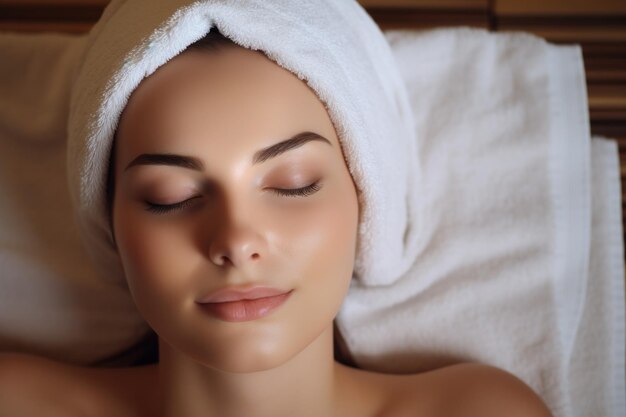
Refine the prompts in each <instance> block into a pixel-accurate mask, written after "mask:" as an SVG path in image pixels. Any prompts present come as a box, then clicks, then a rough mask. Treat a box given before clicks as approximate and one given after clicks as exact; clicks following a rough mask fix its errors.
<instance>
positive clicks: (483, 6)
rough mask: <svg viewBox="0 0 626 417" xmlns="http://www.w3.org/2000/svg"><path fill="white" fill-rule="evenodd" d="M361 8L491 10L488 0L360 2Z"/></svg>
mask: <svg viewBox="0 0 626 417" xmlns="http://www.w3.org/2000/svg"><path fill="white" fill-rule="evenodd" d="M359 3H360V4H361V6H363V7H365V8H369V7H388V8H394V7H402V8H407V7H411V8H420V9H448V10H450V9H452V10H454V9H457V10H459V9H466V10H469V9H479V10H487V9H488V8H489V1H488V0H359Z"/></svg>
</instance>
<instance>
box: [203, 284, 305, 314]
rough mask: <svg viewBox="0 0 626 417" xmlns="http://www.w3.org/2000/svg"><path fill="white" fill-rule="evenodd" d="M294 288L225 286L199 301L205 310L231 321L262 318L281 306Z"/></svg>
mask: <svg viewBox="0 0 626 417" xmlns="http://www.w3.org/2000/svg"><path fill="white" fill-rule="evenodd" d="M292 292H293V290H281V289H277V288H272V287H259V286H257V287H249V288H224V289H221V290H218V291H215V292H213V293H211V294H209V295H208V296H206V297H204V298H202V299H201V300H200V301H198V302H197V303H198V305H199V307H200V308H202V309H203V310H204V311H205V312H207V313H209V314H210V315H212V316H213V317H215V318H218V319H220V320H224V321H230V322H240V321H250V320H256V319H260V318H262V317H265V316H267V315H269V314H270V313H272V312H273V311H274V310H276V309H277V308H278V307H280V306H281V305H282V304H283V303H284V302H285V301H287V299H288V298H289V296H290V295H291V293H292Z"/></svg>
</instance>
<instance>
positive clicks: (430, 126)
mask: <svg viewBox="0 0 626 417" xmlns="http://www.w3.org/2000/svg"><path fill="white" fill-rule="evenodd" d="M387 38H388V39H389V41H390V43H391V45H392V48H393V50H394V53H395V56H396V59H397V61H398V65H399V67H400V68H401V70H402V72H403V76H404V78H405V82H406V84H407V86H408V89H409V93H410V97H411V104H412V106H413V110H414V113H415V117H416V124H415V129H416V132H417V136H418V138H419V140H418V143H419V153H420V156H421V158H422V161H423V173H424V176H423V185H424V187H423V189H422V190H421V202H422V204H423V205H424V207H423V210H424V213H425V214H424V217H423V218H422V228H421V230H420V233H423V234H424V235H423V236H422V239H425V244H424V249H423V250H422V251H421V252H420V253H419V255H418V256H417V257H416V259H415V262H414V264H413V266H412V267H411V269H410V270H409V271H408V272H407V273H406V274H404V275H403V276H402V277H401V278H400V279H398V280H397V281H396V282H395V283H394V285H392V286H386V287H376V286H371V285H367V283H363V282H360V281H356V280H355V281H353V283H352V284H353V285H352V288H351V290H350V294H349V295H348V298H347V300H346V301H345V303H344V306H343V310H342V311H341V313H340V315H339V317H338V320H337V321H338V324H339V328H340V330H341V333H342V334H343V335H344V336H345V339H346V343H347V345H348V348H349V350H350V351H351V353H352V354H353V356H354V358H355V360H356V362H357V364H358V365H360V366H362V367H364V368H368V369H377V370H381V371H393V372H411V371H421V370H426V369H432V368H436V367H439V366H442V365H446V364H450V363H454V362H458V361H465V360H472V361H479V362H484V363H489V364H493V365H496V366H499V367H502V368H504V369H507V370H509V371H510V372H513V373H514V374H516V375H518V376H520V377H521V378H522V379H523V380H524V381H525V382H527V383H528V384H529V385H531V386H532V387H533V388H534V389H535V390H537V391H538V392H540V393H541V394H542V396H543V397H544V399H545V400H546V401H547V402H548V404H549V405H550V408H551V409H552V411H553V412H554V413H555V415H556V416H574V415H584V414H578V410H581V409H592V410H595V411H597V412H594V413H591V414H587V415H602V416H615V417H617V416H621V415H623V413H624V411H625V410H624V407H623V402H624V380H623V356H624V349H623V340H624V329H623V323H624V317H623V314H622V315H621V316H619V314H616V311H617V312H623V307H624V291H623V276H624V267H623V259H622V256H623V255H622V253H623V251H622V249H621V247H622V246H621V239H622V235H621V223H619V222H615V218H616V217H617V218H619V213H620V205H619V197H620V196H621V194H620V193H619V190H618V189H617V190H616V189H615V180H614V179H613V177H615V176H616V174H615V170H617V169H618V166H616V165H615V164H612V165H607V166H606V167H596V168H597V169H603V168H605V169H611V171H610V175H609V176H607V178H611V184H610V185H608V187H609V188H610V190H611V191H610V196H607V195H605V194H600V195H599V196H598V198H600V199H601V200H600V201H601V202H600V203H598V204H600V205H602V206H603V207H609V206H610V210H611V211H610V214H606V213H605V214H603V213H599V214H598V216H607V215H608V216H610V218H611V220H610V228H607V227H605V228H604V229H603V230H602V231H598V230H594V233H595V234H594V239H596V240H599V241H603V242H610V244H607V243H604V245H606V246H607V250H608V251H609V252H608V254H597V253H596V258H591V261H592V262H594V264H593V269H592V272H593V273H594V274H596V273H597V274H598V275H600V276H599V277H596V276H594V279H602V280H605V281H606V282H607V284H606V285H607V287H606V288H614V289H618V290H619V289H620V284H621V291H618V292H617V294H616V295H615V296H613V295H611V296H610V297H609V295H608V294H607V293H604V294H602V291H605V292H606V288H605V289H604V290H599V289H596V290H597V291H596V295H593V296H592V295H591V294H589V293H587V287H588V285H590V284H591V281H590V279H589V271H590V270H589V267H590V247H591V244H590V242H591V237H592V235H591V220H592V217H591V213H592V212H591V187H590V185H591V175H590V169H591V159H590V158H591V154H590V137H589V136H590V135H589V123H588V110H587V101H586V88H585V77H584V69H583V63H582V56H581V53H580V48H579V47H577V46H555V45H550V44H547V43H546V42H545V41H543V40H541V39H539V38H536V37H534V36H531V35H527V34H522V33H501V34H497V35H495V34H489V33H488V32H486V31H482V30H475V29H454V30H450V29H442V30H435V31H428V32H422V33H419V32H410V31H389V32H387ZM613 155H614V154H613ZM613 157H614V156H613ZM617 188H619V181H618V187H617ZM606 199H611V200H606ZM607 210H608V208H607ZM616 212H617V213H618V214H617V215H616V214H615V213H616ZM594 214H595V213H594ZM602 218H605V217H602ZM596 240H594V245H595V244H596ZM594 253H595V252H594ZM599 265H603V266H602V267H601V268H605V270H598V268H600V267H599ZM607 268H608V269H607ZM619 301H621V304H620V303H619ZM595 303H609V305H610V307H607V310H606V311H602V312H596V313H595V315H593V316H590V317H587V318H586V319H585V320H587V322H585V321H584V320H583V314H584V313H585V312H586V311H587V310H589V309H593V308H594V307H593V304H595ZM589 321H590V322H589ZM594 322H602V323H603V326H605V327H603V328H602V329H596V330H595V331H590V330H589V329H588V328H587V327H588V326H593V324H594ZM620 341H621V344H622V348H621V349H620V348H619V346H620ZM609 347H610V348H609ZM580 350H583V351H584V354H580ZM592 355H593V356H596V355H597V356H602V357H603V359H601V360H600V359H598V360H597V361H596V363H597V364H599V365H601V366H602V367H603V369H602V371H600V370H593V369H592V368H591V367H590V366H588V365H585V364H581V363H579V361H585V360H587V359H588V357H589V356H592ZM614 367H616V368H617V369H618V370H617V371H616V370H614V369H613V368H614ZM619 369H621V371H619ZM620 372H621V373H620ZM620 375H621V377H620ZM607 381H612V384H614V385H608V384H607V383H606V382H607ZM583 386H594V387H595V388H596V390H595V391H593V392H589V393H588V394H586V395H583V394H581V390H582V389H581V387H583ZM615 386H617V388H615ZM599 387H601V388H606V389H608V390H614V391H611V392H612V395H613V397H612V398H611V399H609V398H608V397H609V396H608V395H605V394H602V393H601V391H600V390H598V389H597V388H599ZM620 389H621V391H619V390H620ZM616 392H621V394H620V395H617V394H616ZM620 401H621V403H620ZM620 404H622V405H620ZM600 411H601V412H600Z"/></svg>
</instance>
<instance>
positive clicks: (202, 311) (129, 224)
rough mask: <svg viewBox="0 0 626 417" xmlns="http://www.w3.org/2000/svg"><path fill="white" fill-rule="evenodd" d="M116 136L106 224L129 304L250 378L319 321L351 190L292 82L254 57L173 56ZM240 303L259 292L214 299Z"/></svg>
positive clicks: (353, 209) (348, 216)
mask: <svg viewBox="0 0 626 417" xmlns="http://www.w3.org/2000/svg"><path fill="white" fill-rule="evenodd" d="M303 132H312V133H314V134H313V135H311V134H304V135H299V134H300V133H303ZM294 137H295V140H291V141H289V142H286V143H283V144H282V145H278V146H275V145H277V144H279V143H281V142H284V141H286V140H289V139H291V138H294ZM116 140H117V142H116V158H115V159H116V163H115V167H114V169H115V198H114V204H113V227H114V233H115V237H116V241H117V245H118V249H119V253H120V256H121V259H122V263H123V265H124V269H125V272H126V277H127V279H128V283H129V286H130V290H131V292H132V295H133V297H134V299H135V302H136V304H137V306H138V308H139V310H140V312H141V313H142V315H143V316H144V318H145V319H146V320H147V321H148V322H149V324H150V325H151V326H152V327H153V328H154V330H155V331H156V332H157V333H158V334H159V336H160V337H161V338H162V339H163V340H164V341H165V342H166V343H168V344H169V345H170V346H172V347H174V348H175V349H178V350H180V351H181V352H184V353H186V354H188V355H190V356H191V357H193V358H194V359H196V360H197V361H199V362H201V363H203V364H205V365H207V366H210V367H213V368H216V369H221V370H224V371H231V372H249V371H256V370H261V369H268V368H272V367H275V366H277V365H279V364H281V363H283V362H285V361H286V360H287V359H289V358H291V357H293V356H294V355H296V354H297V353H298V352H300V351H302V350H303V349H304V348H305V347H306V346H308V345H309V344H310V343H311V342H312V341H313V340H314V339H315V338H317V337H318V336H319V335H320V334H321V333H322V332H323V331H325V330H327V329H328V328H329V326H332V320H333V318H334V317H335V315H336V313H337V311H338V309H339V307H340V305H341V303H342V301H343V298H344V296H345V294H346V292H347V289H348V285H349V282H350V278H351V276H352V270H353V265H354V258H355V250H356V236H357V225H358V203H357V194H356V190H355V186H354V183H353V181H352V178H351V176H350V174H349V172H348V169H347V167H346V164H345V162H344V158H343V155H342V152H341V149H340V146H339V142H338V139H337V136H336V133H335V130H334V128H333V125H332V122H331V120H330V118H329V116H328V114H327V112H326V109H325V107H324V105H323V104H322V103H321V102H320V101H319V99H318V98H317V96H316V95H315V93H314V92H313V91H312V90H310V89H309V87H308V86H307V85H306V84H305V83H304V82H303V81H301V80H299V79H298V78H297V77H296V76H295V75H293V74H292V73H290V72H289V71H287V70H285V69H283V68H281V67H280V66H278V65H277V64H275V63H274V62H272V61H271V60H269V59H268V58H267V57H265V56H264V55H263V54H262V53H260V52H254V51H251V50H248V49H244V48H240V47H228V48H225V49H222V50H219V51H217V52H205V51H187V52H185V53H183V54H181V55H179V56H177V57H176V58H174V59H173V60H171V61H170V62H169V63H167V64H166V65H164V66H163V67H161V68H159V69H158V70H157V71H156V72H155V73H154V74H153V75H151V76H150V77H149V78H148V79H146V80H144V81H143V82H142V83H141V85H140V86H139V87H138V88H137V89H136V90H135V91H134V93H133V94H132V96H131V98H130V101H129V103H128V105H127V107H126V108H125V110H124V113H123V114H122V118H121V120H120V124H119V128H118V132H117V138H116ZM221 290H236V291H235V293H234V294H232V293H226V294H224V293H222V294H221V295H220V294H217V293H216V291H221ZM250 290H253V293H248V292H247V291H250ZM267 291H269V292H267ZM277 294H278V295H277ZM267 295H271V297H266V296H267ZM258 297H261V298H258ZM242 298H258V299H257V300H256V301H233V302H229V303H226V302H225V301H228V300H232V299H237V300H239V299H242ZM208 301H211V302H210V303H209V302H208Z"/></svg>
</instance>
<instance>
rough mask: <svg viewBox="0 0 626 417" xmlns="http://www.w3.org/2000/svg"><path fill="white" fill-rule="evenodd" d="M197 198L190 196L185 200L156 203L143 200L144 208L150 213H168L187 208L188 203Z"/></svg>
mask: <svg viewBox="0 0 626 417" xmlns="http://www.w3.org/2000/svg"><path fill="white" fill-rule="evenodd" d="M198 198H200V197H191V198H188V199H187V200H183V201H180V202H178V203H174V204H156V203H151V202H149V201H146V202H145V203H146V210H148V211H149V212H152V213H156V214H165V213H169V212H172V211H178V210H183V209H185V208H187V207H188V206H189V205H190V204H192V203H193V202H194V200H196V199H198Z"/></svg>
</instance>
